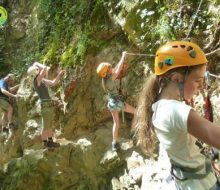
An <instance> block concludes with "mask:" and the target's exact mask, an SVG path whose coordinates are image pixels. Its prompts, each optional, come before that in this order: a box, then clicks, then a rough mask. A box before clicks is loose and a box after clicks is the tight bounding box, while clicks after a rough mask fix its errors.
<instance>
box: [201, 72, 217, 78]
mask: <svg viewBox="0 0 220 190" xmlns="http://www.w3.org/2000/svg"><path fill="white" fill-rule="evenodd" d="M205 76H211V77H215V78H218V79H220V76H218V75H215V74H212V73H210V72H209V71H206V73H205Z"/></svg>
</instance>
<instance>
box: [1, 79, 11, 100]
mask: <svg viewBox="0 0 220 190" xmlns="http://www.w3.org/2000/svg"><path fill="white" fill-rule="evenodd" d="M0 88H1V89H2V88H3V89H4V90H7V91H8V84H7V82H6V81H5V80H4V79H1V80H0ZM0 98H5V99H9V97H8V96H6V95H5V94H3V93H2V91H1V90H0Z"/></svg>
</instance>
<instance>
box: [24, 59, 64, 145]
mask: <svg viewBox="0 0 220 190" xmlns="http://www.w3.org/2000/svg"><path fill="white" fill-rule="evenodd" d="M48 69H49V67H47V66H45V65H43V64H41V63H38V62H35V63H34V64H33V65H32V66H31V67H30V68H29V69H28V74H29V75H31V76H33V77H34V81H33V83H34V89H35V91H36V92H37V94H38V97H39V100H40V104H41V115H42V125H43V127H42V131H41V139H42V141H43V146H44V148H48V149H50V148H56V147H59V146H60V144H59V143H56V142H54V141H53V120H54V109H53V102H52V100H51V98H50V95H49V92H48V87H52V86H55V85H56V84H57V83H58V81H59V80H60V78H61V77H62V76H63V74H64V71H63V70H61V71H60V72H59V73H58V75H57V76H56V77H55V78H54V79H53V80H49V79H46V78H45V75H46V73H47V71H48Z"/></svg>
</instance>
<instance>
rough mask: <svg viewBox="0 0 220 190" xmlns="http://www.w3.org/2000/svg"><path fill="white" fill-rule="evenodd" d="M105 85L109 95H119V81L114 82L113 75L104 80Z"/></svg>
mask: <svg viewBox="0 0 220 190" xmlns="http://www.w3.org/2000/svg"><path fill="white" fill-rule="evenodd" d="M102 80H103V85H104V88H105V90H106V91H107V93H108V94H118V89H119V88H120V82H119V80H112V75H109V76H107V77H106V78H103V79H102Z"/></svg>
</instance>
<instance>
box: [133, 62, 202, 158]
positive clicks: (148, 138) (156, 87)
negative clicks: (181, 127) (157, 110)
mask: <svg viewBox="0 0 220 190" xmlns="http://www.w3.org/2000/svg"><path fill="white" fill-rule="evenodd" d="M202 66H204V64H201V65H196V66H192V67H181V68H175V69H172V70H170V71H168V72H167V73H166V74H165V75H163V76H156V75H151V76H150V77H149V78H148V79H147V81H146V82H145V83H144V85H143V89H142V91H141V93H140V96H139V100H138V105H137V109H136V113H135V117H134V121H133V123H132V128H133V130H134V133H135V137H136V138H137V145H139V146H140V147H141V149H142V150H143V151H144V152H145V153H146V154H147V155H152V154H153V153H154V151H155V148H156V142H157V138H156V135H155V132H154V126H153V124H152V115H153V111H152V104H153V103H155V102H156V101H157V100H158V98H159V94H160V92H161V91H162V90H163V89H164V88H166V86H167V85H168V84H169V82H170V80H171V79H170V76H171V75H172V73H174V72H178V73H181V74H182V75H183V76H184V78H185V77H187V75H188V74H190V73H191V72H192V71H194V70H196V69H198V68H200V67H202Z"/></svg>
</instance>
